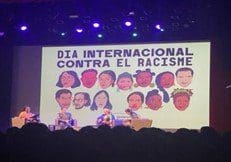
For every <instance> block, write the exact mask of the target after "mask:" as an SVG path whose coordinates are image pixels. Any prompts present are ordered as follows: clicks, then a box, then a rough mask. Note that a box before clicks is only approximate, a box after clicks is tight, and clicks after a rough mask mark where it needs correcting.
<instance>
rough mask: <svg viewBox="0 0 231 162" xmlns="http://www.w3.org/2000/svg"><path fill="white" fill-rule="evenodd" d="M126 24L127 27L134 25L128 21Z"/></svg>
mask: <svg viewBox="0 0 231 162" xmlns="http://www.w3.org/2000/svg"><path fill="white" fill-rule="evenodd" d="M124 24H125V25H126V26H131V25H132V23H131V22H130V21H126V22H125V23H124Z"/></svg>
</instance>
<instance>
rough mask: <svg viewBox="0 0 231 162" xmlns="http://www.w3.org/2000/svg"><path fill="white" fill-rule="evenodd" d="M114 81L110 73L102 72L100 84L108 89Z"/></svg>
mask: <svg viewBox="0 0 231 162" xmlns="http://www.w3.org/2000/svg"><path fill="white" fill-rule="evenodd" d="M112 83H113V80H112V77H111V76H110V75H109V74H101V75H100V76H99V85H100V87H101V88H103V89H106V88H108V87H110V86H111V85H112Z"/></svg>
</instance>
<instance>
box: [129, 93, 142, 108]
mask: <svg viewBox="0 0 231 162" xmlns="http://www.w3.org/2000/svg"><path fill="white" fill-rule="evenodd" d="M128 105H129V107H130V108H131V109H132V110H134V111H136V110H138V109H139V108H140V107H141V106H142V99H141V97H140V96H139V95H138V94H132V95H131V96H130V97H129V99H128Z"/></svg>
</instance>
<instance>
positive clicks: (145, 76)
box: [136, 71, 152, 87]
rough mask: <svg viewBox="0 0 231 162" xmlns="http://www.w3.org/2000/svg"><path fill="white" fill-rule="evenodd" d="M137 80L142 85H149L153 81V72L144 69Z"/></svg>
mask: <svg viewBox="0 0 231 162" xmlns="http://www.w3.org/2000/svg"><path fill="white" fill-rule="evenodd" d="M136 82H137V84H138V85H139V86H141V87H147V86H149V85H150V84H151V82H152V74H151V73H150V72H147V71H142V72H140V73H139V74H137V76H136Z"/></svg>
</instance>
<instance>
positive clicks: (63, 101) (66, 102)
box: [56, 93, 71, 109]
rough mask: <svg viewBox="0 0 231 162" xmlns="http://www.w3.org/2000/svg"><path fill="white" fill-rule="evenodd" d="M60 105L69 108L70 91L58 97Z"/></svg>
mask: <svg viewBox="0 0 231 162" xmlns="http://www.w3.org/2000/svg"><path fill="white" fill-rule="evenodd" d="M56 101H57V102H58V104H59V106H60V107H61V108H66V109H68V108H69V107H70V105H71V94H70V93H63V94H61V95H60V96H59V97H58V98H56Z"/></svg>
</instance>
